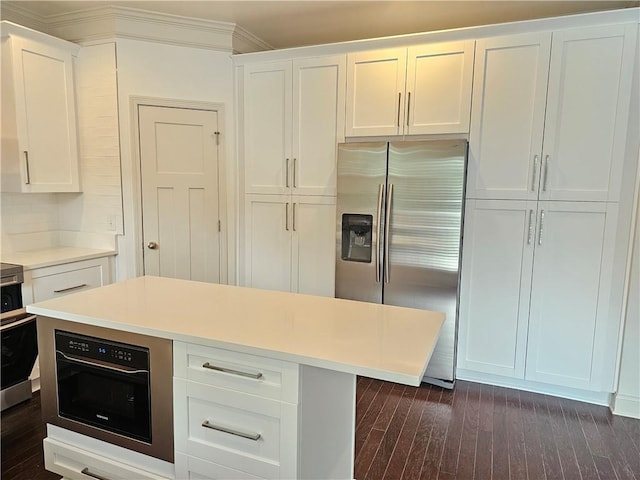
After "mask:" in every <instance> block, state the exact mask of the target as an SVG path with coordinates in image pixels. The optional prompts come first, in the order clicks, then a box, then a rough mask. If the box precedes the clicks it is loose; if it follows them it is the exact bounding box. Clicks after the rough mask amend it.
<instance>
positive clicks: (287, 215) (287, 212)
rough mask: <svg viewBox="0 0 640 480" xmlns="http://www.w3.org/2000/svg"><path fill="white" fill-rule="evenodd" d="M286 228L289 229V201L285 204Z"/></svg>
mask: <svg viewBox="0 0 640 480" xmlns="http://www.w3.org/2000/svg"><path fill="white" fill-rule="evenodd" d="M284 229H285V230H286V231H287V232H288V231H289V202H287V203H285V205H284Z"/></svg>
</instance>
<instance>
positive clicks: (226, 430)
mask: <svg viewBox="0 0 640 480" xmlns="http://www.w3.org/2000/svg"><path fill="white" fill-rule="evenodd" d="M202 426H203V427H205V428H210V429H211V430H217V431H218V432H224V433H229V434H231V435H235V436H237V437H242V438H248V439H249V440H253V441H258V440H260V439H261V438H262V435H260V434H259V433H245V432H241V431H239V430H234V429H232V428H227V427H223V426H221V425H216V424H215V423H211V422H209V420H205V421H204V422H202Z"/></svg>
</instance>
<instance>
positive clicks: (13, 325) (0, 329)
mask: <svg viewBox="0 0 640 480" xmlns="http://www.w3.org/2000/svg"><path fill="white" fill-rule="evenodd" d="M35 319H36V316H35V315H30V316H28V317H26V318H23V319H20V320H16V321H13V322H11V321H10V323H5V324H4V325H2V327H0V332H4V331H6V330H10V329H12V328H16V327H19V326H20V325H24V324H25V323H29V322H32V321H33V320H35Z"/></svg>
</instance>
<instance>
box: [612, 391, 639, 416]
mask: <svg viewBox="0 0 640 480" xmlns="http://www.w3.org/2000/svg"><path fill="white" fill-rule="evenodd" d="M611 411H612V412H613V414H614V415H621V416H623V417H631V418H637V419H640V398H639V397H632V396H631V395H620V394H616V395H614V398H613V403H612V408H611Z"/></svg>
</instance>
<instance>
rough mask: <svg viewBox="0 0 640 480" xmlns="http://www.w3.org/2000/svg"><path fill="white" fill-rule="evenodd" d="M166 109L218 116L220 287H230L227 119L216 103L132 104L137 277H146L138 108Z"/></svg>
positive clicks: (138, 100)
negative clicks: (212, 112) (228, 284)
mask: <svg viewBox="0 0 640 480" xmlns="http://www.w3.org/2000/svg"><path fill="white" fill-rule="evenodd" d="M141 106H147V107H164V108H182V109H188V110H206V111H215V112H217V114H218V130H219V131H220V135H218V142H219V143H218V218H219V219H220V224H221V229H220V234H219V236H220V283H224V284H226V283H228V278H229V277H228V272H229V268H228V265H229V258H228V245H227V236H228V231H229V222H228V219H227V205H228V202H227V188H226V182H225V181H224V180H223V179H226V176H227V165H226V162H225V160H226V159H225V155H224V151H225V148H226V145H225V139H226V137H227V136H226V135H225V115H224V113H225V112H224V104H222V103H213V102H198V101H190V100H175V99H168V98H156V97H142V96H132V97H130V100H129V111H130V112H131V131H130V134H131V156H132V169H131V170H132V172H131V173H132V176H133V179H132V189H133V192H132V193H133V207H134V208H133V222H134V225H135V228H134V231H133V232H132V233H133V244H134V245H135V248H134V262H135V274H136V276H140V275H143V273H144V245H143V242H142V239H143V234H142V163H141V162H142V159H141V156H140V128H139V115H138V108H139V107H141Z"/></svg>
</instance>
